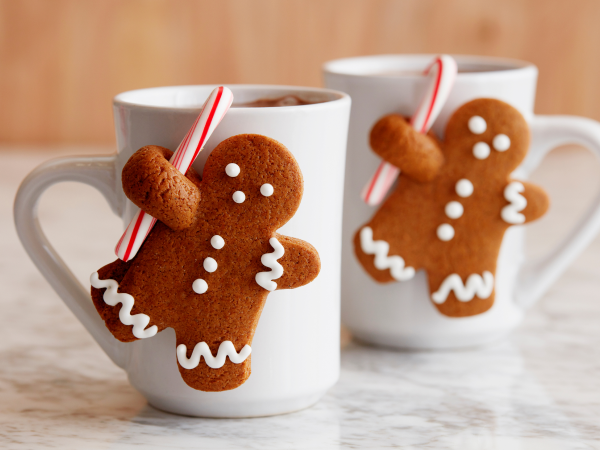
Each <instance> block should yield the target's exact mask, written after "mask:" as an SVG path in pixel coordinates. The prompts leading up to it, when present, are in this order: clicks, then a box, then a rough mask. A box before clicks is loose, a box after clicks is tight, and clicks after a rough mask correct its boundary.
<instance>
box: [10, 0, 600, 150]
mask: <svg viewBox="0 0 600 450" xmlns="http://www.w3.org/2000/svg"><path fill="white" fill-rule="evenodd" d="M417 52H445V53H465V54H482V55H496V56H507V57H514V58H520V59H525V60H529V61H532V62H534V63H535V64H537V65H538V67H539V68H540V80H539V89H538V100H537V105H536V110H537V112H538V113H551V114H577V115H584V116H589V117H592V118H594V119H597V120H600V1H599V0H570V1H565V0H503V1H491V0H213V1H204V0H0V142H2V143H11V144H15V143H25V144H56V143H59V144H62V143H86V144H111V143H112V142H113V140H114V135H113V131H112V111H111V99H112V97H113V96H114V95H115V94H117V93H119V92H121V91H125V90H129V89H136V88H143V87H150V86H159V85H173V84H202V83H277V84H293V85H308V86H320V85H321V83H322V81H321V75H320V66H321V64H322V63H323V62H324V61H327V60H329V59H333V58H340V57H347V56H355V55H367V54H378V53H417Z"/></svg>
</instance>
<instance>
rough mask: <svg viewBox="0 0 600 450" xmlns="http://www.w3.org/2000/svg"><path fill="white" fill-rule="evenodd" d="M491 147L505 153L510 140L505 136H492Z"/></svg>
mask: <svg viewBox="0 0 600 450" xmlns="http://www.w3.org/2000/svg"><path fill="white" fill-rule="evenodd" d="M492 145H493V146H494V148H495V149H496V150H498V151H499V152H505V151H506V150H508V149H509V148H510V138H509V137H508V136H507V135H505V134H497V135H496V136H494V140H493V141H492Z"/></svg>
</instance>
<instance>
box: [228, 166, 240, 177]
mask: <svg viewBox="0 0 600 450" xmlns="http://www.w3.org/2000/svg"><path fill="white" fill-rule="evenodd" d="M225 173H226V174H227V175H229V176H230V177H232V178H233V177H237V176H238V175H239V174H240V166H238V165H237V164H235V163H230V164H227V166H226V167H225Z"/></svg>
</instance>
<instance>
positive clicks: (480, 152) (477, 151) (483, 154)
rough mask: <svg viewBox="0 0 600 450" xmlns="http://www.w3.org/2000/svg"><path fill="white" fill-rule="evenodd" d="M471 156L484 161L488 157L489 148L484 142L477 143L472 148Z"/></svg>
mask: <svg viewBox="0 0 600 450" xmlns="http://www.w3.org/2000/svg"><path fill="white" fill-rule="evenodd" d="M473 156H475V158H477V159H485V158H487V157H488V156H490V146H489V145H487V144H486V143H485V142H478V143H477V144H475V145H474V146H473Z"/></svg>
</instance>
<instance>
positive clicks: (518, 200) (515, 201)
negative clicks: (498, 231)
mask: <svg viewBox="0 0 600 450" xmlns="http://www.w3.org/2000/svg"><path fill="white" fill-rule="evenodd" d="M524 191H525V186H523V183H521V182H519V181H512V182H510V183H508V186H506V187H505V188H504V198H505V199H506V201H507V202H509V203H510V204H509V205H506V206H505V207H504V208H502V211H501V212H500V216H501V217H502V220H504V221H505V222H506V223H510V224H519V223H525V216H524V215H523V214H521V213H520V212H519V211H523V210H524V209H525V207H526V206H527V199H526V198H525V197H523V196H522V195H521V194H520V193H521V192H524Z"/></svg>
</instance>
